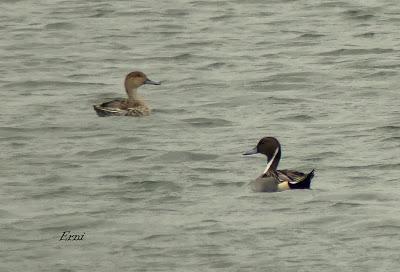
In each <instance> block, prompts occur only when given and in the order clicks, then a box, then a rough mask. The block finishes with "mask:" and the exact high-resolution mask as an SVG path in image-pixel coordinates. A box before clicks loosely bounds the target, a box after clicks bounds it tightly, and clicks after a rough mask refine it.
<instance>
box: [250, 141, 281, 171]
mask: <svg viewBox="0 0 400 272" xmlns="http://www.w3.org/2000/svg"><path fill="white" fill-rule="evenodd" d="M257 153H260V154H264V155H265V156H267V159H268V162H270V161H271V160H272V159H273V160H274V161H273V162H272V165H271V169H273V170H276V168H277V167H278V164H279V160H280V159H281V144H280V143H279V141H278V140H277V139H276V138H274V137H264V138H262V139H261V140H260V141H259V142H258V144H257V146H256V147H254V148H253V149H251V150H249V151H247V152H245V153H244V154H243V155H253V154H257Z"/></svg>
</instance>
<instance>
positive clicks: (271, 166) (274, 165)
mask: <svg viewBox="0 0 400 272" xmlns="http://www.w3.org/2000/svg"><path fill="white" fill-rule="evenodd" d="M280 159H281V149H280V148H279V147H278V148H277V149H276V150H275V152H274V154H273V155H272V157H271V158H268V160H269V161H268V164H267V167H266V168H265V170H264V174H266V173H267V172H270V171H276V170H277V169H278V164H279V161H280Z"/></svg>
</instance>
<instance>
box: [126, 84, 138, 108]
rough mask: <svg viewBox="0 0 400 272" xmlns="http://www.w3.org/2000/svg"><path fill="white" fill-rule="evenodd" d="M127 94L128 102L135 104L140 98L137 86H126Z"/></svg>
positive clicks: (131, 104)
mask: <svg viewBox="0 0 400 272" xmlns="http://www.w3.org/2000/svg"><path fill="white" fill-rule="evenodd" d="M125 90H126V94H127V95H128V104H129V105H130V106H133V105H134V104H135V103H136V102H137V101H138V100H140V98H139V95H138V92H137V88H127V87H125Z"/></svg>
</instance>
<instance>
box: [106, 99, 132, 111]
mask: <svg viewBox="0 0 400 272" xmlns="http://www.w3.org/2000/svg"><path fill="white" fill-rule="evenodd" d="M100 107H102V108H114V109H121V110H126V109H127V108H128V102H127V101H126V99H114V100H111V101H108V102H104V103H103V104H100Z"/></svg>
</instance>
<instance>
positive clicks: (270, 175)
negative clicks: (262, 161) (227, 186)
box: [243, 137, 314, 192]
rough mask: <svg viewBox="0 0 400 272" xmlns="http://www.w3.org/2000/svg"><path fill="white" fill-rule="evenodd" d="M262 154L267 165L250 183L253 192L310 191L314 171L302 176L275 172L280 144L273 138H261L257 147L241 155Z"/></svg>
mask: <svg viewBox="0 0 400 272" xmlns="http://www.w3.org/2000/svg"><path fill="white" fill-rule="evenodd" d="M257 153H260V154H264V155H265V156H267V159H268V164H267V167H266V168H265V170H264V172H263V173H262V174H261V176H259V177H258V178H257V179H256V180H254V181H253V182H251V188H252V190H253V191H255V192H280V191H285V190H291V189H310V184H311V180H312V178H313V177H314V169H313V170H312V171H311V172H310V173H308V174H304V173H301V172H298V171H293V170H277V169H278V164H279V160H280V159H281V144H280V143H279V141H278V140H277V139H276V138H274V137H265V138H262V139H261V140H260V141H259V142H258V144H257V146H256V147H255V148H253V149H251V150H249V151H247V152H246V153H244V154H243V155H253V154H257Z"/></svg>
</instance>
